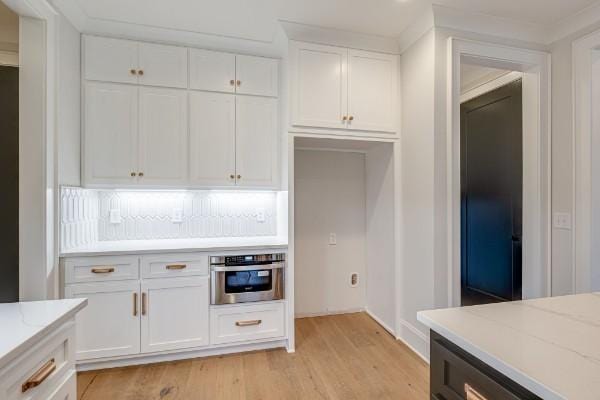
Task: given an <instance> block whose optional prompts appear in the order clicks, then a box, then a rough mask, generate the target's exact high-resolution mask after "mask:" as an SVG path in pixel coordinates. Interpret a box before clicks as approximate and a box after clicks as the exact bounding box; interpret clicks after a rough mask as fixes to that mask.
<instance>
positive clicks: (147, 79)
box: [138, 43, 188, 88]
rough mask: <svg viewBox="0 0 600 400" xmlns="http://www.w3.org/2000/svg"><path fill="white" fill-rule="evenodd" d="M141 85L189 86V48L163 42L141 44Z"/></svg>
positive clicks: (139, 73) (139, 80) (139, 77)
mask: <svg viewBox="0 0 600 400" xmlns="http://www.w3.org/2000/svg"><path fill="white" fill-rule="evenodd" d="M138 75H139V76H138V82H139V84H140V85H149V86H167V87H174V88H187V86H188V50H187V49H186V48H185V47H177V46H165V45H162V44H152V43H140V44H139V71H138Z"/></svg>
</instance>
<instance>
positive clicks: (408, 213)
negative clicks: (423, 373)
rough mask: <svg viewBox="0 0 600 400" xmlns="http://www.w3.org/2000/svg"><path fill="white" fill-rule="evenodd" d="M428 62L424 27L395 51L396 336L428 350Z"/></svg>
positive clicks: (430, 49) (430, 54)
mask: <svg viewBox="0 0 600 400" xmlns="http://www.w3.org/2000/svg"><path fill="white" fill-rule="evenodd" d="M434 62H435V33H434V31H433V30H432V31H429V32H428V33H427V34H426V35H425V36H423V37H422V38H421V39H419V40H418V41H417V42H415V43H414V44H413V45H412V46H411V47H410V48H408V50H407V51H406V52H405V53H404V54H402V56H401V60H400V63H401V87H402V91H401V97H402V154H401V167H400V168H401V176H402V210H403V212H402V232H403V233H402V237H403V243H402V250H401V251H402V256H401V266H400V270H399V271H398V272H399V274H400V275H399V277H398V283H399V287H397V288H396V290H397V291H398V299H399V304H398V310H397V313H398V321H397V322H398V323H397V336H398V337H400V338H401V339H402V340H404V341H405V342H407V343H408V344H409V345H410V346H411V347H413V348H414V349H415V350H417V351H418V352H419V353H421V354H424V355H427V354H429V348H428V339H427V335H428V330H427V328H426V327H425V326H423V325H421V324H419V323H418V322H417V320H416V317H417V311H419V310H426V309H430V308H433V307H434V305H435V303H434V251H433V250H434V244H435V239H436V238H435V231H434V212H433V211H434V209H435V202H434V195H435V193H434V166H435V156H436V154H435V143H434V115H433V112H434Z"/></svg>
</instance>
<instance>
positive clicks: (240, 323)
mask: <svg viewBox="0 0 600 400" xmlns="http://www.w3.org/2000/svg"><path fill="white" fill-rule="evenodd" d="M260 324H262V319H255V320H252V321H237V322H236V323H235V326H254V325H260Z"/></svg>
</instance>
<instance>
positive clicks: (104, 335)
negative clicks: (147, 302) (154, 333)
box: [65, 280, 140, 360]
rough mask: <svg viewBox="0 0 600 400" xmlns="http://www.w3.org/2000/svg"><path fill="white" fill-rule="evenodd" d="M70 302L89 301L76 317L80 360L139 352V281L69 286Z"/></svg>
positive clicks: (77, 354) (66, 291) (67, 291)
mask: <svg viewBox="0 0 600 400" xmlns="http://www.w3.org/2000/svg"><path fill="white" fill-rule="evenodd" d="M65 296H66V297H67V298H87V299H88V305H87V307H86V308H85V309H83V310H82V311H81V312H79V314H78V315H77V318H76V319H77V350H76V356H77V360H89V359H93V358H101V357H114V356H122V355H128V354H137V353H139V352H140V319H139V318H140V317H139V297H140V284H139V281H137V280H135V281H121V282H97V283H81V284H74V285H68V286H67V287H66V289H65Z"/></svg>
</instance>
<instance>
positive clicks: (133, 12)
mask: <svg viewBox="0 0 600 400" xmlns="http://www.w3.org/2000/svg"><path fill="white" fill-rule="evenodd" d="M597 1H598V0H169V1H165V0H102V1H98V0H61V2H71V3H76V4H77V5H78V6H79V8H81V10H82V11H83V13H84V14H85V15H86V16H87V17H88V18H92V19H99V20H109V21H118V22H124V23H130V24H138V25H142V26H153V27H162V28H168V29H175V30H182V31H190V32H198V33H210V34H217V35H222V36H229V37H243V38H247V39H253V40H260V41H270V40H272V38H273V36H274V35H275V33H276V32H277V29H278V24H277V20H279V19H281V20H286V21H291V22H297V23H302V24H309V25H315V26H321V27H325V28H333V29H339V30H345V31H351V32H357V33H364V34H369V35H378V36H385V37H393V38H396V37H398V36H400V34H401V33H402V32H403V31H404V30H405V29H406V28H407V27H408V26H409V25H410V24H411V23H412V22H413V21H414V20H415V19H416V18H418V17H419V16H421V15H422V14H423V13H424V12H425V11H426V10H427V9H429V7H430V6H431V4H432V3H434V4H437V5H441V6H445V7H450V8H455V9H460V10H465V11H470V12H478V13H484V14H489V15H494V16H498V17H504V18H510V19H515V20H519V21H523V22H528V23H533V24H539V25H550V24H554V23H556V22H558V21H559V20H560V19H562V18H565V17H568V16H571V15H574V14H576V13H577V12H579V11H581V10H583V9H584V8H585V7H587V6H590V5H591V4H593V3H596V2H597Z"/></svg>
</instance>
